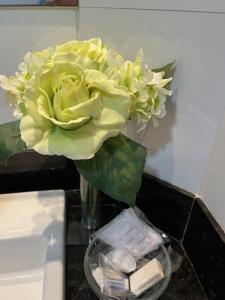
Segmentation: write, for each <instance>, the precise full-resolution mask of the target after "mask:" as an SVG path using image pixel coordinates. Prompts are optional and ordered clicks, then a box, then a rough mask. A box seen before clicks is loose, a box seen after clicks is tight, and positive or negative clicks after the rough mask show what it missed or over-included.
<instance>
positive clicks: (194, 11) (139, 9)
mask: <svg viewBox="0 0 225 300" xmlns="http://www.w3.org/2000/svg"><path fill="white" fill-rule="evenodd" d="M79 8H91V9H114V10H137V11H143V10H145V11H161V12H167V11H168V12H181V13H198V14H218V15H224V14H225V12H224V11H206V10H184V9H162V8H161V9H160V8H136V7H112V6H111V7H110V6H109V7H107V6H79Z"/></svg>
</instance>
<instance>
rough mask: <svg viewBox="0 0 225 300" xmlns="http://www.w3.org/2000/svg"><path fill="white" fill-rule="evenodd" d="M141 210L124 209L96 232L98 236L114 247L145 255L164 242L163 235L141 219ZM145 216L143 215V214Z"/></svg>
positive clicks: (137, 255)
mask: <svg viewBox="0 0 225 300" xmlns="http://www.w3.org/2000/svg"><path fill="white" fill-rule="evenodd" d="M137 213H138V214H139V215H140V210H137V209H136V210H135V209H133V208H128V209H125V210H123V211H122V212H121V213H120V214H119V215H118V216H117V217H116V218H114V219H113V220H112V221H111V222H110V223H108V224H107V225H105V226H104V227H103V228H101V229H100V230H99V231H97V232H96V237H97V238H99V239H101V240H102V241H104V242H105V243H107V244H109V245H111V246H112V247H113V248H115V249H117V248H125V249H127V250H128V251H129V252H130V253H132V255H134V257H136V258H139V257H143V256H144V255H146V254H147V253H149V252H151V251H153V250H155V249H157V248H158V247H159V245H161V244H162V243H163V239H162V237H161V235H160V234H159V233H158V232H156V230H154V229H153V228H152V227H150V226H149V225H148V224H147V223H146V222H145V221H144V220H143V219H141V218H140V217H139V216H138V215H137ZM142 217H143V215H142Z"/></svg>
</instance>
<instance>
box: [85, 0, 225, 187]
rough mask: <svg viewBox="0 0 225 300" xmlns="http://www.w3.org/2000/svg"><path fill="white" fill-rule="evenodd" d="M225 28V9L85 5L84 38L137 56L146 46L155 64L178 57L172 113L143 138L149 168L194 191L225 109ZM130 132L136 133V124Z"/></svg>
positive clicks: (200, 182)
mask: <svg viewBox="0 0 225 300" xmlns="http://www.w3.org/2000/svg"><path fill="white" fill-rule="evenodd" d="M106 2H107V1H106ZM137 2H138V1H137ZM84 3H85V1H81V6H82V5H83V4H84ZM224 28H225V15H223V14H214V13H196V12H194V13H192V12H176V11H151V10H135V9H107V8H102V9H101V8H81V9H80V38H81V39H84V38H91V37H93V36H100V37H102V38H103V39H104V40H105V41H106V42H107V43H108V44H109V45H110V46H112V47H115V48H116V49H118V50H120V51H122V52H123V53H124V54H125V55H126V56H127V57H128V58H131V59H132V58H134V55H135V53H136V51H137V50H138V49H139V48H140V47H142V48H143V49H144V52H145V54H146V62H147V63H149V65H150V66H152V67H155V66H158V65H160V64H164V63H166V62H169V61H171V60H172V59H174V58H175V59H176V60H177V70H176V74H175V80H174V87H173V89H174V96H173V99H172V100H170V101H169V102H168V114H167V116H166V117H165V119H163V120H162V122H161V125H160V127H159V128H157V129H154V128H150V127H149V128H148V130H147V132H146V134H145V136H144V137H143V136H142V137H141V139H142V142H143V144H144V145H146V146H147V147H148V149H149V156H148V161H147V165H146V170H147V171H148V172H150V173H152V174H155V175H156V176H158V177H160V178H162V179H164V180H166V181H168V182H171V183H173V184H175V185H177V186H179V187H181V188H184V189H186V190H188V191H192V192H194V193H198V192H199V191H200V189H201V184H202V181H203V178H204V175H205V171H206V166H207V162H208V160H209V156H210V152H211V149H212V146H213V143H214V139H215V134H216V130H217V126H218V119H219V118H220V114H221V112H222V111H223V110H224V108H225V84H224V82H225V59H224V53H225V41H224V38H223V36H224ZM128 132H129V134H130V136H132V137H134V136H135V134H134V131H133V129H132V128H129V129H128ZM139 139H140V138H139Z"/></svg>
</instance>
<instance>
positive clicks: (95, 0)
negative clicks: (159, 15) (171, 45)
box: [80, 0, 225, 12]
mask: <svg viewBox="0 0 225 300" xmlns="http://www.w3.org/2000/svg"><path fill="white" fill-rule="evenodd" d="M80 6H81V7H108V8H132V9H153V10H154V9H161V10H180V11H196V12H225V1H224V0H216V1H213V0H197V1H196V0H80Z"/></svg>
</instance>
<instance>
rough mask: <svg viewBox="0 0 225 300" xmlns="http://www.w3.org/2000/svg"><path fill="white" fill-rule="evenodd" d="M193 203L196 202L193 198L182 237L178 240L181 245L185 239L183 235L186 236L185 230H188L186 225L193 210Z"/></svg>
mask: <svg viewBox="0 0 225 300" xmlns="http://www.w3.org/2000/svg"><path fill="white" fill-rule="evenodd" d="M195 201H196V198H193V200H192V205H191V209H190V211H189V215H188V218H187V221H186V224H185V227H184V231H183V235H182V238H181V240H180V242H181V244H183V241H184V238H185V234H186V232H187V228H188V225H189V221H190V218H191V214H192V210H193V207H194V204H195Z"/></svg>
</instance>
